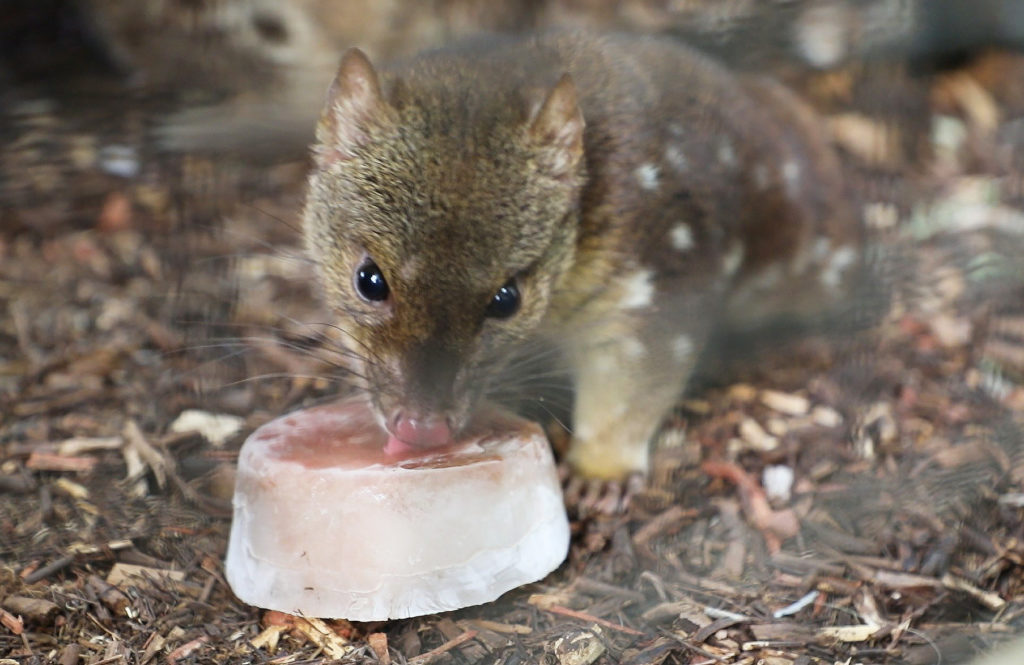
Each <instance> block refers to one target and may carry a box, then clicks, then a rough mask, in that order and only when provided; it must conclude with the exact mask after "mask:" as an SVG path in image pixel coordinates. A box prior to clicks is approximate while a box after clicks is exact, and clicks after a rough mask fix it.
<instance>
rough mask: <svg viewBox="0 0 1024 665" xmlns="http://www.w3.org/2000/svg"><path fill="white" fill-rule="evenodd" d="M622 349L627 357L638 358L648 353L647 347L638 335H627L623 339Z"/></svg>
mask: <svg viewBox="0 0 1024 665" xmlns="http://www.w3.org/2000/svg"><path fill="white" fill-rule="evenodd" d="M622 350H623V352H624V353H625V354H626V357H627V358H630V359H632V360H638V359H640V358H643V357H644V356H645V355H646V354H647V347H645V346H644V344H643V342H641V341H640V340H638V339H637V338H636V337H627V338H625V339H624V340H622Z"/></svg>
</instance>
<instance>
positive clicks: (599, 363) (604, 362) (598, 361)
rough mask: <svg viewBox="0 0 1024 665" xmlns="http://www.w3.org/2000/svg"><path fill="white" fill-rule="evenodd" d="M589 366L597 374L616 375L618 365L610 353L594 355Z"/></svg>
mask: <svg viewBox="0 0 1024 665" xmlns="http://www.w3.org/2000/svg"><path fill="white" fill-rule="evenodd" d="M591 365H592V367H593V368H594V371H596V372H597V373H599V374H618V368H619V364H618V363H617V362H615V357H614V356H612V354H610V353H600V354H596V355H595V356H594V358H593V360H592V361H591Z"/></svg>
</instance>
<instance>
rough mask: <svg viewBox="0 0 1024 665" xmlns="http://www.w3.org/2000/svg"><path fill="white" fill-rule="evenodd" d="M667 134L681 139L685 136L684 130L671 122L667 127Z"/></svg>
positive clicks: (676, 123)
mask: <svg viewBox="0 0 1024 665" xmlns="http://www.w3.org/2000/svg"><path fill="white" fill-rule="evenodd" d="M668 133H669V134H671V135H672V136H675V137H676V138H682V137H684V136H686V130H685V129H683V126H682V125H680V124H679V123H678V122H672V123H669V125H668Z"/></svg>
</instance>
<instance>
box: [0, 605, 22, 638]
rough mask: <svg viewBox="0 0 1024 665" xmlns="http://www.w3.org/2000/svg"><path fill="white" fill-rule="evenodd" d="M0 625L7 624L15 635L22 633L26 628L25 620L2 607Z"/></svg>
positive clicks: (8, 628) (0, 609) (0, 608)
mask: <svg viewBox="0 0 1024 665" xmlns="http://www.w3.org/2000/svg"><path fill="white" fill-rule="evenodd" d="M0 625H3V626H5V627H6V628H7V630H9V631H11V632H12V633H14V634H15V635H21V634H22V632H24V630H25V622H23V621H22V620H21V617H18V616H14V615H13V614H11V613H10V612H8V611H7V610H5V609H3V608H2V607H0Z"/></svg>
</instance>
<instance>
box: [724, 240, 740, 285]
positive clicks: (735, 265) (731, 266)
mask: <svg viewBox="0 0 1024 665" xmlns="http://www.w3.org/2000/svg"><path fill="white" fill-rule="evenodd" d="M745 254H746V249H745V248H744V247H743V243H740V242H737V243H736V244H734V245H733V246H732V247H730V248H729V251H728V252H726V254H725V256H724V257H722V274H724V275H726V276H729V277H731V276H733V275H735V274H736V271H737V270H739V269H740V266H741V265H743V256H744V255H745Z"/></svg>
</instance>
